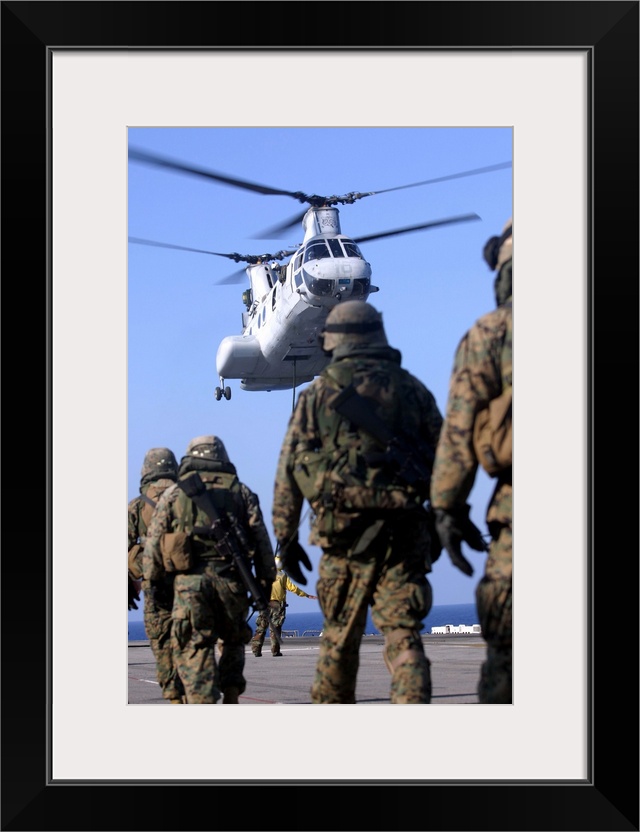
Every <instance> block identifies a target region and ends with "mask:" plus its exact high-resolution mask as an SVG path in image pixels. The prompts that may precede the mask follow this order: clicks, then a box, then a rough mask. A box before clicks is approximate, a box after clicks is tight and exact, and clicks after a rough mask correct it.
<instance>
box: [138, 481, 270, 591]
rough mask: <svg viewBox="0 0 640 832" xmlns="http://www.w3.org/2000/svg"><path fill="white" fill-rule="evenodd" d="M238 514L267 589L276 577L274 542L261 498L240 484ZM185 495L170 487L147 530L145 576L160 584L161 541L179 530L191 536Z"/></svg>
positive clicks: (254, 562) (161, 563)
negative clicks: (182, 512)
mask: <svg viewBox="0 0 640 832" xmlns="http://www.w3.org/2000/svg"><path fill="white" fill-rule="evenodd" d="M238 485H239V489H238V501H237V504H238V512H237V514H236V519H237V521H238V523H239V525H240V526H241V528H242V529H243V531H244V533H245V535H246V537H247V540H248V547H249V548H248V551H247V552H246V554H247V556H248V557H249V559H250V560H251V561H252V562H253V565H254V568H255V574H256V577H257V578H258V580H260V581H261V582H262V583H263V584H264V585H265V587H268V586H269V585H270V584H271V583H272V582H273V581H274V580H275V577H276V565H275V556H274V552H273V546H272V544H271V539H270V537H269V533H268V531H267V527H266V525H265V523H264V518H263V516H262V510H261V508H260V503H259V500H258V496H257V495H256V494H254V493H253V491H251V489H249V488H248V487H247V486H246V485H245V484H244V483H242V482H239V483H238ZM183 497H184V492H183V491H182V489H181V488H180V487H179V486H178V484H177V483H174V484H172V486H171V488H168V489H167V490H166V491H165V492H164V494H163V495H162V497H161V498H160V500H159V501H158V506H157V508H156V510H155V513H154V515H153V518H152V520H151V525H150V526H149V529H148V530H147V538H146V543H145V547H144V552H143V555H142V566H143V575H144V578H145V579H146V580H152V581H157V580H161V579H162V578H164V577H165V575H166V572H165V569H164V565H163V558H162V551H161V546H160V544H161V539H162V535H163V534H165V533H166V532H172V531H175V530H176V529H178V528H180V529H181V530H184V531H185V532H187V533H189V532H190V531H191V528H190V525H189V523H190V520H189V517H186V518H185V517H182V516H180V509H179V506H182V505H184V504H185V503H186V505H188V506H189V507H191V506H192V503H191V501H190V500H186V501H185V500H183V499H182V498H183Z"/></svg>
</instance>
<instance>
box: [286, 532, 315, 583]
mask: <svg viewBox="0 0 640 832" xmlns="http://www.w3.org/2000/svg"><path fill="white" fill-rule="evenodd" d="M279 554H280V559H281V560H282V568H283V569H284V571H285V572H286V573H287V575H288V576H289V577H290V578H291V579H292V580H294V581H295V582H296V583H298V584H302V585H303V586H304V585H305V584H306V583H307V579H306V578H305V576H304V575H303V574H302V570H301V569H300V564H301V563H302V565H303V566H305V567H306V568H307V569H308V570H309V571H311V570H312V569H313V566H312V565H311V561H310V560H309V555H307V553H306V552H305V550H304V549H303V548H302V546H301V545H300V544H299V543H298V541H297V539H296V540H292V541H290V542H289V543H288V544H287V545H286V548H285V547H283V548H282V550H281V551H280V553H279Z"/></svg>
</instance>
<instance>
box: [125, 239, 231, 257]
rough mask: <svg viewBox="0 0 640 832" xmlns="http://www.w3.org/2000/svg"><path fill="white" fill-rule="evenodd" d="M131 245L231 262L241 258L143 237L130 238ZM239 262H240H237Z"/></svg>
mask: <svg viewBox="0 0 640 832" xmlns="http://www.w3.org/2000/svg"><path fill="white" fill-rule="evenodd" d="M129 242H130V243H136V244H137V245H141V246H156V247H157V248H173V249H177V250H178V251H195V252H197V253H198V254H215V255H216V256H217V257H228V258H229V259H230V260H236V258H239V257H241V255H239V254H235V253H234V254H224V253H223V252H221V251H206V250H205V249H202V248H189V246H176V245H174V244H173V243H159V242H157V241H156V240H145V239H143V238H142V237H129ZM236 262H239V260H236Z"/></svg>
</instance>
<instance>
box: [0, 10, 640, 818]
mask: <svg viewBox="0 0 640 832" xmlns="http://www.w3.org/2000/svg"><path fill="white" fill-rule="evenodd" d="M1 5H2V11H1V13H2V18H1V22H2V55H1V58H2V116H3V119H2V151H3V152H2V194H3V200H2V206H3V212H2V226H3V232H4V233H3V238H4V246H3V249H2V265H3V277H4V279H3V290H4V295H5V310H8V315H7V318H9V316H10V318H11V322H10V324H9V326H7V328H6V330H5V333H6V338H7V342H8V343H9V344H10V349H9V350H8V351H5V356H7V355H8V360H6V361H5V362H3V363H4V368H5V371H6V374H5V381H8V383H7V385H6V392H7V394H8V402H9V403H8V406H5V412H4V414H3V415H4V416H5V419H6V420H7V422H8V427H7V429H6V437H9V441H7V442H5V470H6V472H7V478H6V481H5V490H4V492H3V494H4V503H5V512H4V523H3V532H4V534H3V537H4V540H5V546H4V554H3V557H2V588H1V589H2V616H3V618H2V621H3V625H4V626H3V627H2V652H1V661H2V671H3V673H2V684H3V695H2V829H3V830H66V831H67V832H71V831H72V830H87V829H91V830H125V829H126V830H130V829H136V830H177V829H189V830H201V829H202V830H205V829H211V828H213V829H217V830H222V829H228V830H230V829H237V830H267V829H273V830H301V829H305V830H316V829H324V830H329V829H330V830H340V829H350V830H387V831H388V830H442V831H443V832H444V831H445V830H467V832H473V831H474V830H477V832H480V831H481V830H492V832H499V831H500V830H511V832H515V831H517V830H523V832H524V830H538V832H551V831H552V830H554V831H555V832H558V831H559V830H577V831H579V832H588V831H589V830H596V832H609V831H611V832H613V831H614V830H616V831H618V830H619V832H625V830H638V782H639V777H638V550H637V537H638V532H637V516H638V514H637V511H638V499H637V498H638V494H637V481H638V479H637V470H636V465H637V459H638V454H637V450H638V449H637V444H636V443H637V435H638V411H637V400H638V396H637V393H638V389H637V382H638V343H637V334H638V227H639V225H638V6H639V4H638V2H581V1H580V0H576V2H495V3H493V2H393V3H389V2H376V1H375V0H372V2H370V3H358V2H341V3H339V4H337V3H333V4H332V3H331V2H324V3H317V2H316V3H311V2H308V3H298V2H286V3H285V2H283V3H279V2H269V3H261V2H242V3H238V2H215V3H213V2H179V3H176V2H2V4H1ZM301 21H304V25H303V24H302V23H301ZM314 21H315V23H314ZM203 38H206V40H205V41H204V42H203ZM303 38H304V40H302V39H303ZM301 40H302V42H301ZM416 41H417V42H416ZM287 43H295V44H297V46H296V47H295V48H299V49H313V48H322V47H327V46H335V47H339V48H363V49H385V48H421V49H424V48H448V49H450V48H454V49H468V48H472V47H473V48H499V49H505V48H506V49H531V50H539V49H549V50H552V49H558V48H562V49H571V48H575V49H583V50H587V51H588V53H589V56H590V58H589V59H590V83H591V91H590V92H591V101H592V112H591V121H592V132H591V136H590V137H589V141H590V147H589V153H590V157H591V181H590V182H589V183H588V184H589V187H588V193H589V199H590V204H589V206H588V209H589V215H590V222H591V230H592V237H591V240H590V250H591V251H590V263H589V271H590V286H589V292H588V295H589V310H588V312H589V317H590V320H589V335H590V354H589V357H588V370H589V377H590V385H589V402H590V410H589V413H588V414H587V422H588V428H587V430H588V438H589V442H590V446H591V448H592V455H591V459H590V460H589V463H588V472H589V482H588V483H587V484H586V487H587V488H588V491H589V503H590V511H589V517H588V524H589V535H588V536H589V557H590V564H589V570H588V572H589V586H588V590H589V593H590V599H591V602H590V606H591V622H592V623H591V627H590V632H589V633H588V635H587V642H588V647H589V653H590V663H591V666H590V677H591V679H592V686H591V691H590V713H591V716H592V719H591V734H590V737H589V738H588V747H589V759H590V764H589V773H588V778H587V780H586V781H585V782H581V783H574V782H558V781H549V782H535V783H521V782H510V781H502V782H490V781H486V780H483V778H482V758H483V749H482V748H477V749H473V748H472V749H465V750H464V753H465V754H470V753H471V754H475V755H476V756H477V760H478V780H476V781H473V782H463V783H456V782H451V783H444V784H421V783H419V782H418V783H413V782H408V783H394V782H390V783H386V782H383V783H380V782H377V781H376V782H359V781H357V780H355V781H353V782H351V781H349V782H345V781H336V782H332V781H326V782H325V781H322V782H318V783H309V782H307V781H304V780H302V781H289V782H283V781H278V782H277V784H274V783H268V782H265V783H258V784H254V783H246V782H244V783H233V784H229V785H226V784H225V785H209V784H204V785H200V784H184V783H181V782H180V781H167V782H164V781H163V782H161V783H157V782H151V783H149V782H144V781H125V782H108V783H101V784H96V783H94V782H90V781H87V782H79V783H64V784H55V783H50V782H47V764H46V763H47V760H48V759H49V757H50V738H49V737H48V736H47V709H48V707H49V703H50V692H51V690H50V682H49V676H48V674H49V670H50V646H51V644H50V633H49V626H50V619H49V613H50V609H49V605H50V598H49V597H48V594H47V585H48V582H47V577H48V572H49V569H50V568H51V564H50V545H49V544H50V528H51V526H50V524H51V508H52V502H51V465H52V460H51V454H50V451H51V442H50V439H51V331H50V327H51V308H50V302H51V282H50V277H51V273H50V258H51V234H50V231H51V226H50V221H51V218H50V211H49V209H50V202H49V200H50V181H49V178H48V177H49V171H48V159H47V148H48V143H47V138H48V131H49V130H50V115H51V113H50V104H51V102H50V89H49V86H48V84H49V73H48V65H49V60H50V54H51V50H52V49H53V48H87V49H113V48H129V47H141V48H150V49H160V48H176V47H182V48H187V49H191V48H198V47H214V46H217V47H225V46H226V47H234V48H235V47H238V46H240V47H242V48H248V49H254V48H263V47H264V46H265V44H267V45H273V46H283V45H284V46H286V44H287ZM495 94H499V90H498V91H496V90H488V91H487V95H495ZM558 233H559V234H561V233H562V229H558ZM540 244H541V245H544V240H541V241H540ZM36 286H37V291H34V289H35V287H36ZM43 290H44V291H43ZM36 297H37V298H38V301H40V303H39V304H36ZM550 300H551V299H550ZM25 310H26V313H25ZM36 310H37V313H36ZM16 313H17V315H16ZM16 317H17V318H18V320H16ZM35 333H38V335H39V337H40V339H42V342H41V346H42V352H41V353H40V352H36V351H35V349H34V344H33V342H34V334H35ZM36 340H39V339H36ZM39 346H40V344H39ZM16 347H17V349H16ZM558 353H559V357H560V356H561V353H562V334H561V333H559V334H558ZM42 356H45V362H44V364H43V363H42ZM36 367H37V371H36V369H35V368H36ZM43 399H44V400H43ZM5 401H7V400H6V399H5ZM544 406H546V407H553V403H552V402H547V403H545V404H544ZM36 413H37V414H42V415H45V417H46V419H45V421H46V426H45V431H43V430H42V426H41V425H38V427H37V428H35V427H34V428H32V427H28V428H27V429H26V431H27V432H26V433H25V427H24V426H23V424H22V422H26V423H27V425H30V424H32V420H33V416H34V414H36ZM15 415H17V416H18V418H19V419H20V424H16V423H15V421H14V420H13V419H11V416H15ZM29 420H31V421H29ZM596 435H597V437H598V438H599V440H600V441H599V442H598V444H597V447H596V442H595V440H596ZM27 437H28V438H27ZM45 437H47V438H48V440H49V441H48V442H46V443H45V441H44V440H45ZM623 437H624V439H625V442H624V444H622V445H621V446H620V445H617V446H616V445H614V444H613V442H612V439H613V438H623ZM630 437H631V438H630ZM23 439H24V440H26V441H23ZM45 444H46V448H47V452H45ZM629 461H630V462H631V464H630V465H629V464H628V462H629ZM627 468H630V469H631V470H630V471H627V470H626V469H627ZM43 473H46V480H45V487H44V488H43V485H42V482H43ZM85 474H86V471H83V470H79V471H78V477H79V478H81V477H83V476H84V475H85ZM561 474H562V460H553V461H550V472H549V478H550V483H549V485H550V487H549V491H548V493H546V494H541V495H540V504H541V520H540V568H541V569H546V570H548V571H549V580H550V581H551V580H553V564H552V563H549V562H548V561H547V560H546V559H545V522H544V517H545V515H546V514H548V513H553V512H554V511H558V512H559V511H561V506H560V505H558V503H557V487H558V485H557V483H558V480H559V479H560V480H561ZM552 483H553V485H552ZM45 495H46V500H45V499H44V498H45ZM9 507H10V508H9ZM38 521H39V522H38ZM8 544H9V545H8ZM631 544H633V545H631ZM91 591H92V592H96V591H97V590H96V589H95V588H93V589H92V590H91ZM541 601H542V602H543V599H541ZM557 637H561V638H565V639H566V640H567V642H569V640H570V636H569V635H568V634H561V635H560V636H557ZM569 646H570V645H569V644H568V648H569ZM553 683H554V680H553V679H552V678H548V675H547V674H546V672H545V668H544V667H540V668H539V684H540V685H541V686H548V685H551V686H552V685H553ZM160 729H161V726H160ZM279 734H281V735H282V748H281V749H279V750H278V753H277V754H275V755H274V754H273V749H272V748H270V741H272V740H273V738H274V737H277V736H278V735H279ZM138 740H139V738H135V737H132V738H131V746H132V747H133V746H134V745H135V744H136V742H137V741H138ZM499 740H500V738H499V737H496V742H499ZM456 741H458V740H457V739H456V738H452V742H456ZM420 742H421V743H422V744H423V746H424V753H425V755H428V754H429V738H428V737H424V738H420ZM312 750H313V738H312V737H305V732H304V726H303V725H300V724H298V725H284V726H283V725H277V726H276V724H275V721H274V724H265V726H264V731H263V734H262V735H261V736H260V737H256V738H255V741H253V742H252V743H251V745H249V744H248V745H247V757H248V759H255V757H256V756H258V755H260V756H262V758H263V759H264V765H265V770H266V771H270V770H271V767H272V766H274V767H275V769H276V773H277V770H278V755H279V754H280V753H283V754H286V755H287V756H288V757H291V756H295V755H297V754H299V755H300V757H301V760H303V759H304V755H305V754H310V753H312ZM128 753H131V751H130V749H127V748H123V749H122V754H123V755H127V754H128ZM212 753H215V749H212ZM525 753H526V752H525ZM344 754H348V748H344V749H340V748H336V755H344ZM381 754H384V746H383V745H382V746H381ZM549 754H550V755H552V754H553V749H552V748H550V749H549ZM274 789H277V790H275V791H274ZM212 790H213V791H212Z"/></svg>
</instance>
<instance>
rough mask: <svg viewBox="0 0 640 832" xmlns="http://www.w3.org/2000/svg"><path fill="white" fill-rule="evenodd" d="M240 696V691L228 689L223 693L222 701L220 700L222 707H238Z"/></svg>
mask: <svg viewBox="0 0 640 832" xmlns="http://www.w3.org/2000/svg"><path fill="white" fill-rule="evenodd" d="M239 695H240V691H239V689H238V688H232V687H229V688H227V689H226V690H225V691H224V699H223V700H222V704H223V705H239V704H240V703H239V702H238V696H239Z"/></svg>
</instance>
